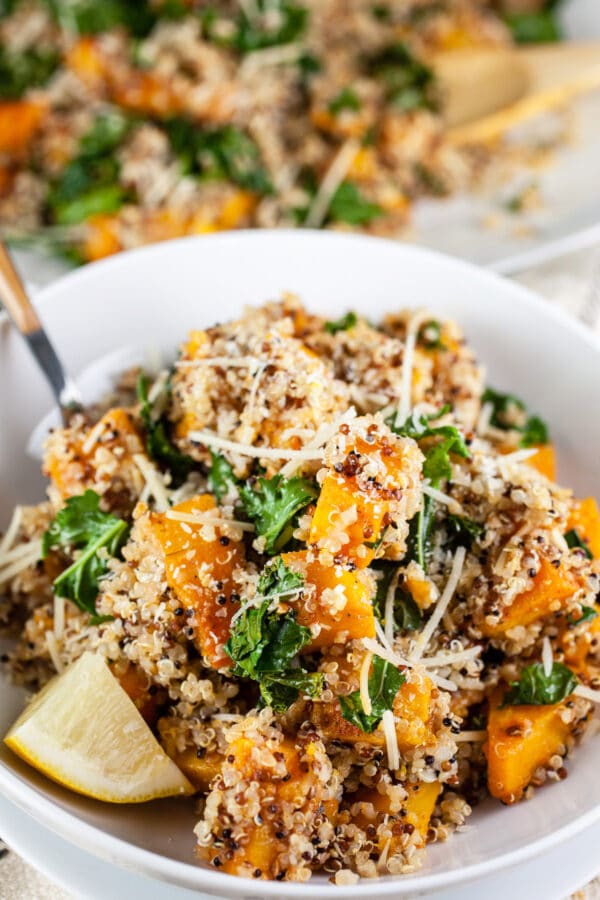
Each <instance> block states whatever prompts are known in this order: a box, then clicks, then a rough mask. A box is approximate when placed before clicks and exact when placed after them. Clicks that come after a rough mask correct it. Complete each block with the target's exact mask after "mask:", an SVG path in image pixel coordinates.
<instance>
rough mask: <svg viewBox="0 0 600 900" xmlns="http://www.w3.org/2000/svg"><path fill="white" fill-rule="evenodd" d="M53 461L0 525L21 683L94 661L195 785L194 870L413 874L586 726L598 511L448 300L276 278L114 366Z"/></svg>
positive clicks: (2, 584)
mask: <svg viewBox="0 0 600 900" xmlns="http://www.w3.org/2000/svg"><path fill="white" fill-rule="evenodd" d="M43 471H44V474H45V475H46V476H47V477H48V479H49V484H48V490H47V499H46V500H45V501H44V502H42V503H40V504H39V505H38V506H34V507H27V506H19V507H17V509H16V510H15V513H14V516H13V518H12V520H11V522H10V524H9V525H8V527H7V530H6V532H5V534H4V536H3V538H2V539H0V588H1V590H2V594H3V598H2V599H0V620H1V621H2V626H3V628H4V630H5V631H6V632H7V633H8V634H12V636H13V639H14V643H13V650H12V651H11V652H10V653H8V654H7V655H6V656H5V657H4V658H3V664H4V666H5V668H6V670H7V671H8V672H9V673H10V677H11V678H12V679H13V680H14V681H15V682H16V683H18V684H21V685H25V686H26V687H27V688H28V689H29V691H30V692H32V693H33V694H36V692H38V691H39V690H40V689H41V688H42V687H43V686H44V685H46V684H47V683H48V682H50V679H52V677H53V676H55V675H56V673H59V676H60V677H59V678H58V679H55V680H54V681H52V682H51V685H52V684H55V683H56V682H57V680H58V681H60V679H61V678H64V677H66V676H67V675H68V674H69V672H72V671H74V669H73V666H77V665H79V663H80V662H81V660H82V659H83V658H84V656H86V657H89V656H90V655H92V656H93V658H94V659H95V660H96V664H97V665H99V666H100V670H101V673H103V677H105V678H108V679H109V680H110V681H111V682H114V683H115V684H118V685H120V687H119V688H118V690H119V691H120V692H121V694H123V692H125V693H126V694H127V695H128V697H129V698H130V700H128V699H127V698H126V697H125V701H126V703H127V704H128V705H129V706H132V703H131V701H133V704H135V707H136V708H137V710H138V711H139V713H140V714H141V715H138V714H137V713H135V710H133V712H134V714H135V715H136V716H137V718H138V719H139V721H140V723H141V725H143V727H144V728H146V726H145V725H144V723H143V722H142V718H141V717H143V719H144V720H145V722H146V723H147V726H148V728H146V730H147V731H148V733H149V734H150V732H149V729H151V731H152V734H153V735H154V738H153V740H154V739H156V740H157V741H158V742H159V744H160V747H161V748H162V751H161V752H163V751H164V754H166V756H167V757H168V758H169V765H172V764H174V766H176V767H177V771H178V772H180V773H182V774H183V775H184V776H185V778H186V779H187V780H188V781H189V784H190V785H191V789H190V792H191V791H192V790H193V793H194V796H193V797H191V798H189V799H187V800H185V799H182V800H181V801H180V802H182V803H192V804H195V809H196V811H197V823H196V825H195V828H194V834H195V840H196V850H195V852H196V855H197V858H198V860H199V861H202V862H204V864H206V865H210V866H211V867H213V868H216V869H218V870H219V871H222V872H225V873H229V874H234V875H238V876H243V877H248V878H253V879H275V880H280V881H300V882H302V881H306V880H308V879H309V878H310V877H311V876H312V875H313V873H320V874H321V875H325V876H326V877H328V878H329V879H330V880H331V881H332V882H333V883H335V884H351V883H353V882H354V881H356V880H358V879H359V878H361V877H363V878H375V877H379V876H383V875H386V874H393V875H400V874H404V873H411V872H414V871H416V870H417V869H418V868H419V867H420V866H421V865H422V863H423V861H424V858H425V855H426V846H427V845H428V844H430V843H433V842H436V841H444V840H446V839H448V838H451V839H452V840H456V841H460V840H461V839H462V840H464V839H465V838H464V837H463V836H462V835H460V834H457V835H452V833H453V832H455V831H456V832H461V831H462V830H464V829H465V827H466V825H465V823H466V822H467V821H468V819H469V816H470V814H471V812H472V810H473V808H474V807H475V806H476V805H477V804H478V803H479V802H481V801H482V800H483V799H484V798H486V797H488V796H490V795H491V797H492V798H496V799H497V800H498V801H500V802H502V803H503V804H506V805H511V804H514V803H517V802H521V801H526V800H530V799H531V798H532V797H533V795H534V793H535V791H536V789H537V788H541V786H542V785H544V783H546V782H553V781H559V780H562V779H564V778H566V777H567V774H568V773H567V763H568V764H570V760H571V755H572V754H573V756H574V759H573V765H576V764H577V753H576V752H575V753H573V751H574V749H575V746H576V744H577V742H578V741H579V740H580V738H581V736H582V735H583V734H584V732H585V731H586V729H587V728H588V726H589V729H588V733H592V732H593V731H594V730H595V726H596V724H597V722H596V720H595V719H594V718H593V712H594V707H595V704H597V703H598V702H600V690H598V688H600V681H599V680H598V655H599V654H598V646H599V645H598V635H599V634H600V617H599V616H598V611H599V607H598V605H597V597H598V593H599V590H600V562H599V560H600V514H599V511H598V507H597V505H596V502H595V500H594V499H592V498H590V497H587V498H575V497H574V496H573V493H572V491H571V490H569V489H568V488H565V487H562V486H560V485H559V484H557V483H556V481H555V452H554V449H553V445H552V443H551V439H550V434H549V429H548V426H547V425H546V424H545V423H544V421H543V420H542V419H541V418H540V417H539V416H538V415H536V414H535V413H532V412H530V411H528V409H527V408H526V406H525V404H524V402H523V401H522V400H521V399H519V398H518V397H516V396H514V395H512V394H506V393H500V392H499V391H497V390H495V389H493V388H491V387H489V386H486V384H485V378H484V373H483V370H482V368H480V366H479V364H478V361H477V360H476V357H475V354H474V351H473V349H472V348H471V347H470V346H469V345H468V343H467V342H466V340H465V338H464V336H463V334H462V332H461V329H460V327H459V325H457V324H456V323H454V322H453V321H447V320H444V319H441V318H440V317H439V316H437V315H435V314H433V313H431V312H428V311H426V310H422V309H419V310H403V311H401V312H399V313H397V314H391V315H388V316H386V317H385V319H384V320H383V321H382V322H380V323H379V324H374V323H371V322H369V321H367V320H366V319H364V318H362V317H360V316H358V315H356V314H355V313H353V312H348V313H346V314H345V315H343V316H342V317H341V318H339V319H337V320H326V319H324V318H323V317H320V316H318V315H315V314H313V313H312V312H310V311H308V310H307V309H305V308H304V307H303V306H302V305H301V303H300V302H299V300H297V299H296V298H295V297H293V296H291V295H289V296H288V295H286V296H284V297H283V298H282V299H281V300H280V301H278V302H270V303H267V304H266V305H264V306H262V307H260V308H252V309H248V310H247V311H246V312H245V313H244V314H243V315H242V316H241V318H239V319H238V320H236V321H233V322H228V323H225V324H217V325H215V326H214V327H210V328H207V329H206V330H199V331H192V332H191V333H190V335H189V337H188V338H187V340H186V341H185V343H183V344H182V346H181V347H180V348H179V353H178V355H177V358H176V361H175V362H174V364H173V365H172V367H171V368H170V369H168V370H165V371H161V372H159V373H158V374H156V373H155V374H154V375H153V376H150V375H148V374H146V373H144V372H138V371H136V372H131V371H130V372H127V373H124V375H123V376H122V378H121V380H120V382H119V383H118V384H117V385H116V386H115V394H114V396H113V397H112V398H111V399H110V401H107V402H106V403H105V404H104V405H103V406H99V407H98V408H95V409H93V410H87V411H84V412H76V413H74V414H73V416H72V418H71V420H70V422H69V424H68V426H66V427H63V428H57V429H56V430H54V431H53V432H52V433H51V434H50V435H49V437H48V439H47V442H46V447H45V456H44V461H43ZM98 661H100V662H98ZM60 673H63V674H62V675H61V674H60ZM113 676H114V678H113ZM121 689H122V690H121ZM42 696H43V695H42ZM123 696H125V695H124V694H123ZM39 699H40V698H39V696H36V701H35V702H38V701H39ZM33 706H35V703H34V704H33ZM131 740H132V741H133V737H132V738H131ZM133 749H135V748H133ZM550 789H551V785H547V784H546V785H545V786H544V788H543V790H550ZM532 802H535V798H534V799H533V801H532ZM504 814H505V816H506V824H507V827H510V816H511V812H510V810H509V809H507V810H506V811H505V813H504ZM157 827H160V826H159V824H158V823H157ZM471 827H476V820H475V824H474V825H473V826H471Z"/></svg>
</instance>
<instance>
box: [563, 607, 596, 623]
mask: <svg viewBox="0 0 600 900" xmlns="http://www.w3.org/2000/svg"><path fill="white" fill-rule="evenodd" d="M597 615H598V612H597V610H595V609H594V607H593V606H582V607H581V615H580V616H579V618H578V619H574V618H573V617H572V616H567V622H568V624H569V625H571V626H572V627H575V626H576V625H583V623H584V622H591V621H592V619H595V618H596V616H597Z"/></svg>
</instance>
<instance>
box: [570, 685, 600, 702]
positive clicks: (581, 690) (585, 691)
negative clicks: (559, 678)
mask: <svg viewBox="0 0 600 900" xmlns="http://www.w3.org/2000/svg"><path fill="white" fill-rule="evenodd" d="M573 693H574V694H576V695H577V696H578V697H583V699H584V700H589V701H590V702H591V703H600V691H594V690H592V688H589V687H586V686H585V684H578V685H577V687H576V688H575V690H574V691H573Z"/></svg>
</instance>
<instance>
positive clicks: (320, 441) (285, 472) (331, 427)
mask: <svg viewBox="0 0 600 900" xmlns="http://www.w3.org/2000/svg"><path fill="white" fill-rule="evenodd" d="M355 418H356V410H355V409H354V407H353V406H350V407H349V408H348V409H347V410H346V412H344V413H342V414H341V416H338V418H337V419H335V420H334V421H333V422H329V423H324V424H323V425H319V427H318V428H317V430H316V432H315V435H314V437H313V438H312V439H311V440H310V441H308V443H307V444H305V445H304V447H303V448H302V449H303V450H312V449H317V448H320V447H324V446H325V444H326V443H327V442H328V441H329V440H330V439H331V438H332V437H333V436H334V434H336V432H337V431H339V428H340V425H346V424H348V422H351V421H352V420H353V419H355ZM297 468H298V465H297V463H296V462H295V461H294V460H290V462H288V463H286V464H285V466H283V467H282V468H281V470H280V472H279V474H280V475H282V476H283V477H284V478H289V477H290V475H293V474H294V472H295V471H296V469H297Z"/></svg>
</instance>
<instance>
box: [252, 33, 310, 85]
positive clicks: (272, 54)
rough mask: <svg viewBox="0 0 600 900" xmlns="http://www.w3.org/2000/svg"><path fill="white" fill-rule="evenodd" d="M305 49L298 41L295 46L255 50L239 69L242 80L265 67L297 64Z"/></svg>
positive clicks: (287, 45)
mask: <svg viewBox="0 0 600 900" xmlns="http://www.w3.org/2000/svg"><path fill="white" fill-rule="evenodd" d="M304 50H305V48H304V47H303V45H302V44H301V43H300V41H296V42H295V43H293V44H286V45H285V46H284V47H266V48H265V49H264V50H254V52H253V53H248V54H247V55H246V57H245V59H244V61H243V63H242V65H241V66H240V68H239V75H240V77H241V78H244V77H247V76H248V75H254V73H255V72H257V71H258V70H259V69H262V68H263V67H264V66H283V65H288V64H291V63H295V62H297V61H298V60H299V59H300V57H301V56H302V54H303V53H304Z"/></svg>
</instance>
